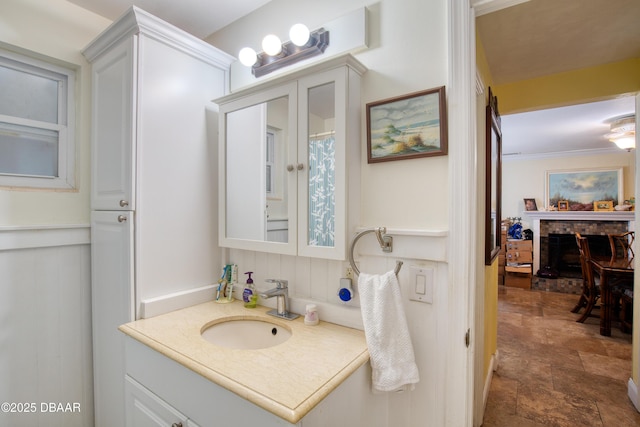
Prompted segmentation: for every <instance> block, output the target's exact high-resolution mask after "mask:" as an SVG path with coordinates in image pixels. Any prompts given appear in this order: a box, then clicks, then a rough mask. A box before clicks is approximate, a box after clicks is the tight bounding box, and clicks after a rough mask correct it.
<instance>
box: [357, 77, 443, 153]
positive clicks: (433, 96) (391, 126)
mask: <svg viewBox="0 0 640 427" xmlns="http://www.w3.org/2000/svg"><path fill="white" fill-rule="evenodd" d="M446 154H447V108H446V99H445V88H444V86H441V87H438V88H435V89H429V90H425V91H421V92H415V93H411V94H408V95H403V96H399V97H396V98H389V99H385V100H382V101H376V102H372V103H369V104H367V160H368V162H369V163H377V162H387V161H390V160H403V159H413V158H416V157H429V156H444V155H446Z"/></svg>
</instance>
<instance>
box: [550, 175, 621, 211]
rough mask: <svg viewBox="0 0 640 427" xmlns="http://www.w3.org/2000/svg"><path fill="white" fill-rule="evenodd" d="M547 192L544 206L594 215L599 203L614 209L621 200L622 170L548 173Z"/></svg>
mask: <svg viewBox="0 0 640 427" xmlns="http://www.w3.org/2000/svg"><path fill="white" fill-rule="evenodd" d="M546 192H547V195H546V202H547V206H557V207H558V210H570V211H593V210H595V209H594V202H596V201H600V200H610V201H611V202H612V204H613V205H614V206H615V205H617V204H619V202H621V201H622V200H623V192H622V168H614V169H574V170H559V171H547V185H546ZM561 205H562V206H561ZM565 206H566V209H560V208H561V207H562V208H565Z"/></svg>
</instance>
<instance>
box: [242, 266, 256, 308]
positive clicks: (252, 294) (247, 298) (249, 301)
mask: <svg viewBox="0 0 640 427" xmlns="http://www.w3.org/2000/svg"><path fill="white" fill-rule="evenodd" d="M244 274H246V275H248V276H249V277H248V278H247V283H246V284H245V286H244V291H243V292H242V300H243V301H244V306H245V307H247V308H255V307H256V305H257V303H258V294H257V293H256V288H255V286H254V285H253V279H252V278H251V275H252V274H253V271H247V272H246V273H244Z"/></svg>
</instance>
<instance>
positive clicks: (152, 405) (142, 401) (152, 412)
mask: <svg viewBox="0 0 640 427" xmlns="http://www.w3.org/2000/svg"><path fill="white" fill-rule="evenodd" d="M125 407H126V413H127V416H126V417H127V418H126V424H125V425H126V427H187V426H195V424H194V423H189V420H188V419H187V417H186V416H185V415H183V414H181V413H180V412H179V411H178V410H177V409H175V408H174V407H173V406H171V405H169V404H168V403H167V402H165V401H164V400H162V399H160V398H159V397H158V396H156V395H155V394H153V393H152V392H151V391H149V390H148V389H147V388H145V387H144V386H142V384H140V383H138V382H137V381H135V380H134V379H132V378H131V377H129V376H127V377H126V378H125Z"/></svg>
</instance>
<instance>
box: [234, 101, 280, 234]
mask: <svg viewBox="0 0 640 427" xmlns="http://www.w3.org/2000/svg"><path fill="white" fill-rule="evenodd" d="M288 103H289V97H288V96H283V97H280V98H276V99H273V100H270V101H268V102H262V103H258V104H255V105H251V106H249V107H245V108H241V109H238V110H234V111H231V112H228V113H227V114H226V203H225V205H226V235H227V237H229V238H233V239H242V240H257V241H269V242H280V243H287V242H288V241H289V232H288V230H289V225H288V221H289V218H288V215H289V214H288V212H289V202H288V185H287V180H286V174H287V170H286V161H287V158H288V148H287V147H288V145H289V144H288V140H289V135H288V133H289V112H288Z"/></svg>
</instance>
